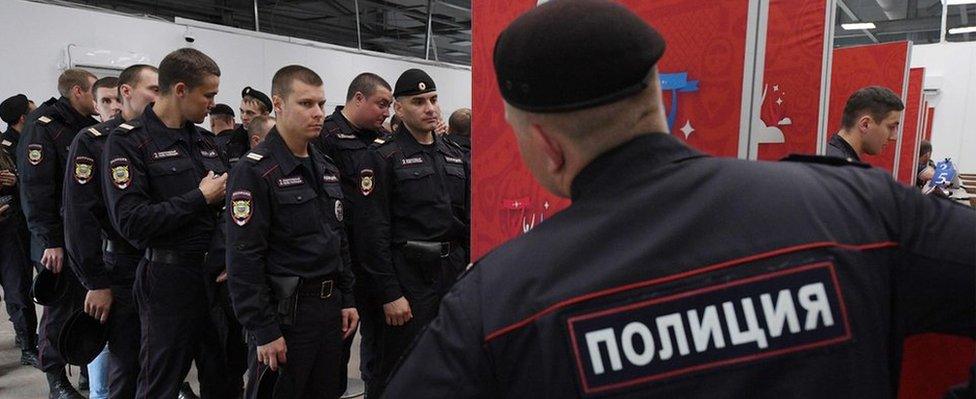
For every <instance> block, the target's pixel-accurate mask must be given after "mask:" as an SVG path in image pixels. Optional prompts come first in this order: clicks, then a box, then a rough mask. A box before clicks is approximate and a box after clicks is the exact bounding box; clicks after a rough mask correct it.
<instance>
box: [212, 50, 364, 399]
mask: <svg viewBox="0 0 976 399" xmlns="http://www.w3.org/2000/svg"><path fill="white" fill-rule="evenodd" d="M271 86H272V89H271V90H272V95H273V96H274V108H275V114H276V115H277V116H278V119H277V124H276V126H275V128H273V129H272V130H271V132H270V133H269V135H268V137H267V139H266V140H265V141H264V142H262V144H260V145H258V146H257V147H256V148H255V149H254V150H253V151H251V152H250V153H248V154H247V156H246V157H245V160H244V161H242V163H241V164H240V166H237V167H236V168H234V171H233V176H232V177H231V182H230V184H229V185H228V190H227V191H228V193H229V195H228V196H227V208H228V209H231V210H232V212H228V215H227V218H228V220H227V222H226V223H227V265H228V272H229V274H230V279H229V284H230V291H231V297H232V298H233V303H234V309H235V311H236V313H237V316H238V318H239V319H240V320H241V323H242V324H243V325H244V326H245V327H246V328H247V330H248V333H249V334H250V335H251V336H252V337H253V339H254V343H255V345H257V348H256V352H257V361H258V362H260V363H261V364H263V365H266V367H270V368H271V370H277V369H278V368H279V367H280V368H281V374H280V375H279V377H278V380H277V384H276V386H275V393H274V397H275V398H338V397H339V396H340V395H342V393H343V389H342V385H343V382H344V381H342V380H341V377H342V376H344V375H345V372H344V369H345V368H346V365H345V363H340V359H341V357H342V340H343V339H345V338H347V337H349V336H351V335H353V333H354V332H355V331H356V324H357V323H358V319H359V316H358V315H357V313H356V309H355V307H354V299H353V295H352V289H353V284H354V282H353V280H354V277H353V274H352V270H351V269H350V264H349V262H350V261H349V245H348V241H347V240H346V235H345V229H344V228H343V225H342V220H343V219H344V217H345V214H346V212H345V211H344V210H343V203H342V198H343V195H342V188H341V187H340V185H339V170H338V169H337V168H336V167H335V165H334V164H333V163H332V162H331V160H330V158H329V157H328V156H325V155H323V154H322V153H321V152H319V151H318V149H317V148H316V147H315V146H314V145H312V144H311V141H312V140H313V139H314V138H315V137H317V136H318V135H319V134H320V133H321V129H322V121H323V119H324V117H325V114H324V112H323V110H322V107H323V106H324V105H325V91H324V90H323V87H322V78H320V77H319V76H318V74H316V73H315V72H313V71H312V70H310V69H308V68H305V67H303V66H298V65H291V66H286V67H284V68H281V69H280V70H278V72H277V73H275V76H274V79H273V81H272V85H271ZM286 353H287V356H286ZM264 367H265V366H260V367H255V370H256V372H255V373H254V374H252V376H257V375H260V373H261V372H262V371H263V368H264ZM251 381H255V379H251ZM256 388H257V386H255V384H251V386H250V387H249V391H251V392H249V394H248V397H251V396H250V395H253V394H254V392H253V391H255V390H256Z"/></svg>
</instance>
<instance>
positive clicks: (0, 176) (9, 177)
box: [0, 169, 17, 187]
mask: <svg viewBox="0 0 976 399" xmlns="http://www.w3.org/2000/svg"><path fill="white" fill-rule="evenodd" d="M0 185H3V186H7V187H13V186H16V185H17V175H15V174H13V172H11V171H9V170H6V169H4V170H0Z"/></svg>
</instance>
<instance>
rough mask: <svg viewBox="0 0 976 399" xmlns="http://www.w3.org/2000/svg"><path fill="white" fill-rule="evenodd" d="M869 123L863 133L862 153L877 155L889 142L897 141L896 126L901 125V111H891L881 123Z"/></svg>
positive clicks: (872, 119) (872, 120)
mask: <svg viewBox="0 0 976 399" xmlns="http://www.w3.org/2000/svg"><path fill="white" fill-rule="evenodd" d="M870 119H871V122H869V123H868V127H867V129H866V131H865V132H864V137H863V138H864V139H863V141H862V143H863V144H862V147H863V150H864V152H866V153H868V154H870V155H878V154H880V153H881V152H882V151H884V149H885V147H886V146H887V145H888V141H889V140H894V139H897V137H898V126H899V125H900V124H901V111H891V112H888V115H886V116H885V118H884V119H882V120H881V121H875V120H874V118H870Z"/></svg>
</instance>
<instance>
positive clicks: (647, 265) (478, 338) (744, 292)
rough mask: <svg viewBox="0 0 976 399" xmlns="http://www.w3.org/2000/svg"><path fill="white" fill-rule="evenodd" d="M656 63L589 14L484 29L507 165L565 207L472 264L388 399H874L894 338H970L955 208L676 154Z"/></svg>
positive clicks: (639, 42)
mask: <svg viewBox="0 0 976 399" xmlns="http://www.w3.org/2000/svg"><path fill="white" fill-rule="evenodd" d="M664 47H665V45H664V39H663V38H662V37H661V36H660V35H659V34H658V33H657V32H656V31H655V30H654V29H653V28H651V27H650V26H648V25H647V24H646V23H645V22H644V21H643V20H642V19H641V18H640V17H638V16H637V15H635V14H633V13H632V12H631V11H629V10H628V9H627V8H626V7H624V6H622V5H619V4H617V3H615V2H611V1H606V0H573V1H569V0H554V1H550V2H548V3H545V4H543V5H541V6H539V7H537V8H535V9H533V10H531V11H529V12H527V13H525V14H524V15H522V16H521V17H519V18H518V19H516V20H515V21H514V22H513V23H512V24H511V25H510V26H509V27H508V28H506V29H505V30H504V31H502V33H501V34H500V36H499V38H498V41H497V43H496V45H495V50H494V65H495V71H496V73H497V78H498V85H499V88H500V91H501V94H502V97H503V98H504V100H505V103H506V118H507V120H508V122H509V124H510V125H511V126H512V128H513V130H514V132H515V138H516V140H517V141H518V146H519V150H520V152H521V154H522V158H523V160H524V161H525V163H526V165H527V166H528V168H529V169H530V170H531V172H532V173H533V175H534V177H535V178H536V180H538V181H539V183H541V184H542V185H543V186H544V187H545V188H546V189H547V190H549V191H551V192H552V193H554V194H556V195H559V196H562V197H568V198H572V200H573V204H572V205H571V206H570V207H569V208H567V209H565V210H563V211H562V212H560V213H559V214H557V215H556V216H554V217H552V218H549V219H548V220H546V222H545V223H543V224H541V225H539V226H536V228H535V229H533V230H532V231H529V232H528V233H526V234H524V235H522V236H520V237H518V238H517V239H514V240H512V241H509V242H508V243H506V244H505V245H502V246H501V247H500V248H498V249H496V250H495V251H493V252H491V253H490V254H488V255H486V256H485V257H484V258H482V259H481V260H480V261H479V262H478V263H477V264H475V265H473V266H472V268H471V269H470V272H468V273H467V274H466V275H465V276H464V277H462V278H461V279H460V280H459V281H458V283H457V284H456V285H455V287H454V288H453V290H452V291H451V292H450V293H449V294H447V295H446V296H445V298H444V300H443V306H442V307H441V309H440V312H439V315H438V317H437V319H435V320H434V321H433V322H431V323H430V326H429V327H428V328H427V329H426V330H425V332H424V333H423V335H422V336H421V337H420V338H419V339H418V340H417V342H416V343H415V345H414V346H413V349H412V353H410V354H409V355H407V357H406V358H405V360H404V361H403V362H402V363H401V366H400V369H399V371H397V372H396V373H395V375H394V376H393V378H392V380H391V382H390V383H389V386H388V388H387V393H388V394H389V397H418V398H419V397H423V398H434V397H454V398H472V397H485V398H504V397H533V396H540V397H555V398H569V397H592V396H597V395H600V396H601V397H606V396H627V397H714V396H722V397H778V396H783V395H784V393H788V395H789V396H796V397H892V396H895V388H896V387H897V384H898V379H899V373H898V368H899V362H898V359H900V354H899V351H900V350H901V348H902V341H903V337H904V336H905V335H907V334H915V333H923V332H941V333H949V334H959V335H965V336H970V337H971V336H973V335H976V321H974V318H973V309H974V308H976V274H974V272H976V253H974V252H973V250H972V249H973V248H974V247H976V229H973V226H976V214H974V213H973V212H972V210H970V209H968V208H965V207H960V206H956V205H955V204H952V203H950V202H948V201H941V200H937V199H931V198H925V197H923V196H921V195H920V194H918V193H916V192H914V191H913V190H911V189H908V188H904V187H901V186H900V185H899V184H898V183H896V182H895V181H893V180H892V179H891V176H889V175H887V174H886V173H884V172H883V171H880V170H874V169H870V168H863V167H853V166H848V167H838V165H848V164H849V163H848V162H847V161H846V160H843V159H837V158H828V157H801V158H798V159H796V160H798V161H802V162H784V163H779V164H775V163H769V162H765V163H762V162H749V161H744V160H737V159H726V158H713V157H709V156H707V155H704V154H702V153H700V152H698V151H696V150H694V149H691V148H689V147H687V146H685V145H684V144H683V143H681V142H680V141H679V140H677V139H675V138H674V137H673V136H671V135H669V134H668V133H667V122H666V119H665V112H664V106H663V103H662V95H661V89H660V84H659V80H658V79H659V75H658V70H657V67H656V65H657V62H658V60H659V59H660V58H661V56H662V55H663V53H664ZM607 60H613V62H612V63H607V62H606V61H607ZM567 82H572V84H568V83H567ZM706 180H707V181H708V182H709V184H702V182H703V181H706ZM770 198H773V199H774V200H773V201H772V202H770V201H769V199H770ZM759 199H763V201H759ZM759 202H762V203H763V206H762V207H759V206H757V205H756V204H757V203H759ZM777 221H779V222H778V223H777Z"/></svg>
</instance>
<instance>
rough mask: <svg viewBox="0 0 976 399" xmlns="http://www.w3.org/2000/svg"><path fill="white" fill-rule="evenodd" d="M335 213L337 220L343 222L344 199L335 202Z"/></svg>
mask: <svg viewBox="0 0 976 399" xmlns="http://www.w3.org/2000/svg"><path fill="white" fill-rule="evenodd" d="M335 215H336V220H338V221H340V222H341V221H342V216H343V213H342V201H341V200H336V203H335Z"/></svg>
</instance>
